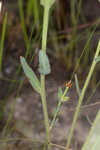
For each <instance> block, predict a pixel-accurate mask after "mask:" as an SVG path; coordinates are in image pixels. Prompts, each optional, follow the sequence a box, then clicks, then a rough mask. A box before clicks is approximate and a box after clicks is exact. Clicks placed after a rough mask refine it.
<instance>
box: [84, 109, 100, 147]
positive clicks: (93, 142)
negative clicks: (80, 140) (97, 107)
mask: <svg viewBox="0 0 100 150" xmlns="http://www.w3.org/2000/svg"><path fill="white" fill-rule="evenodd" d="M82 150H100V111H99V112H98V113H97V115H96V119H95V120H94V122H93V125H92V127H91V130H90V132H89V135H88V137H87V140H86V142H85V143H84V145H83V147H82Z"/></svg>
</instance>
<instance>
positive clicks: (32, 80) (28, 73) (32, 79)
mask: <svg viewBox="0 0 100 150" xmlns="http://www.w3.org/2000/svg"><path fill="white" fill-rule="evenodd" d="M20 60H21V65H22V67H23V70H24V73H25V75H26V76H27V78H28V80H29V82H30V84H31V85H32V87H33V88H34V89H35V90H36V91H37V92H38V93H40V91H41V88H40V82H39V80H38V78H37V77H36V75H35V73H34V72H33V71H32V69H31V68H30V67H29V65H28V64H27V63H26V61H25V59H24V58H23V57H20Z"/></svg>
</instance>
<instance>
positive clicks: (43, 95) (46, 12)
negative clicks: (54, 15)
mask: <svg viewBox="0 0 100 150" xmlns="http://www.w3.org/2000/svg"><path fill="white" fill-rule="evenodd" d="M48 19H49V8H48V7H44V18H43V32H42V50H43V51H44V52H46V44H47V30H48ZM41 99H42V106H43V113H44V122H45V129H46V137H47V144H48V150H50V130H49V119H48V111H47V103H46V92H45V75H43V74H41Z"/></svg>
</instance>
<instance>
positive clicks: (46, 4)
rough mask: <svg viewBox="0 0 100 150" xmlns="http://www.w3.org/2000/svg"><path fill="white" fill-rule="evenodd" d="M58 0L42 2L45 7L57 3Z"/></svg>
mask: <svg viewBox="0 0 100 150" xmlns="http://www.w3.org/2000/svg"><path fill="white" fill-rule="evenodd" d="M55 1H56V0H40V4H41V5H43V6H44V7H49V8H51V6H52V5H53V4H54V3H55Z"/></svg>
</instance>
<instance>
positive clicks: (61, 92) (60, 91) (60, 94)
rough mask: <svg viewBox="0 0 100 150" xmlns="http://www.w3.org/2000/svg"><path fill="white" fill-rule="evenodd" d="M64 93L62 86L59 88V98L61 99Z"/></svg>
mask: <svg viewBox="0 0 100 150" xmlns="http://www.w3.org/2000/svg"><path fill="white" fill-rule="evenodd" d="M62 95H63V91H62V88H58V99H61V97H62Z"/></svg>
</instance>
